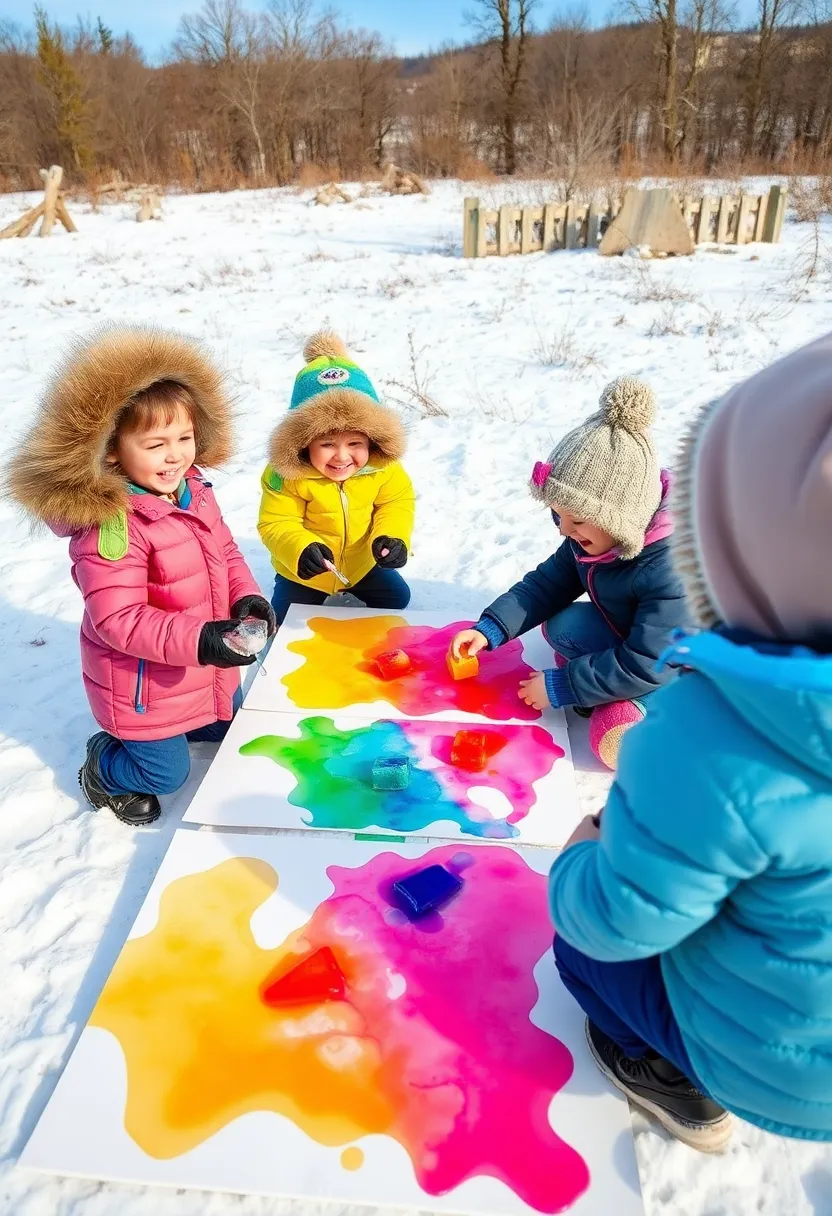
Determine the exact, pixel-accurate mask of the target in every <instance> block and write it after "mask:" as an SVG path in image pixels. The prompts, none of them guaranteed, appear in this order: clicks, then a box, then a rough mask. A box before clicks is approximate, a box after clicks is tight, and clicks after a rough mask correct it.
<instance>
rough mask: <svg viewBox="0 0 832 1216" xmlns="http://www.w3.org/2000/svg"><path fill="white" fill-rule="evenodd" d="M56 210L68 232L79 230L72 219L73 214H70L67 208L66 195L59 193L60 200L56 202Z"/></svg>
mask: <svg viewBox="0 0 832 1216" xmlns="http://www.w3.org/2000/svg"><path fill="white" fill-rule="evenodd" d="M55 211H56V213H57V216H58V219H59V220H60V221H61V223H62V224H63V226H64V228H66V230H67V232H77V231H78V229H77V228H76V227H75V224H74V223H73V221H72V216H71V215H70V214H69V212H68V211H67V209H66V203H65V202H64V196H63V195H62V194H59V195H58V201H57V203H56V204H55Z"/></svg>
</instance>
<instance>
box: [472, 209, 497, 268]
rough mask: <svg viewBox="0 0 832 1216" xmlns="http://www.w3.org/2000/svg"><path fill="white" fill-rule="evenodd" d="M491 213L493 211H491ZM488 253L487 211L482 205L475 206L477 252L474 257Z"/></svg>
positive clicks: (480, 256) (484, 255)
mask: <svg viewBox="0 0 832 1216" xmlns="http://www.w3.org/2000/svg"><path fill="white" fill-rule="evenodd" d="M492 215H493V212H492ZM487 255H488V212H487V211H486V210H485V208H484V207H478V208H477V252H476V255H475V256H476V257H478V258H484V257H487Z"/></svg>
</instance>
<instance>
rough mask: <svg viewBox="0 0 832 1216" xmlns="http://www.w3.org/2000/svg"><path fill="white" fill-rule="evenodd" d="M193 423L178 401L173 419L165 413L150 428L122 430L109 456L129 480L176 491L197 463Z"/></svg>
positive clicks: (161, 491) (166, 491) (156, 491)
mask: <svg viewBox="0 0 832 1216" xmlns="http://www.w3.org/2000/svg"><path fill="white" fill-rule="evenodd" d="M195 456H196V440H195V436H194V424H193V420H192V418H191V415H190V413H189V411H188V410H187V409H186V408H185V406H184V405H177V406H175V408H174V409H173V410H172V412H171V417H170V421H166V419H165V418H164V417H162V418H160V419H159V420H158V421H157V422H155V423H154V424H153V425H151V426H150V428H149V429H147V430H138V431H126V432H121V433H119V434H118V435H117V436H116V438H115V441H114V444H113V451H112V454H111V455H110V456H109V457H108V459H109V460H110V462H111V463H112V464H118V465H119V466H120V468H121V469H122V471H123V472H124V474H125V476H126V477H127V479H128V481H132V482H133V483H134V485H137V486H141V487H142V489H143V490H150V492H151V493H152V494H165V495H169V494H173V493H175V491H176V489H177V487H178V485H179V483H180V481H181V480H182V478H183V477H184V476H185V474H186V473H187V471H188V469H189V468H190V467H191V465H192V464H193V463H194V459H195Z"/></svg>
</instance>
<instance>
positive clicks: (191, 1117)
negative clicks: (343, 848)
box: [90, 858, 393, 1159]
mask: <svg viewBox="0 0 832 1216" xmlns="http://www.w3.org/2000/svg"><path fill="white" fill-rule="evenodd" d="M277 884H278V878H277V875H276V874H275V872H274V870H273V869H272V868H271V866H270V865H268V864H267V863H266V862H263V861H258V860H256V859H254V858H232V859H231V860H229V861H225V862H222V864H221V865H218V866H216V867H215V868H214V869H212V870H207V871H205V872H204V873H201V874H193V875H189V876H188V877H186V878H181V879H179V880H178V881H177V882H173V883H171V885H170V886H169V887H168V888H167V889H166V890H165V892H164V894H163V895H162V898H161V901H160V905H159V922H158V925H157V926H156V928H155V929H153V931H152V932H151V933H148V934H147V935H146V936H144V937H139V938H134V939H133V940H131V941H128V942H127V944H126V945H125V947H124V950H123V951H122V953H121V956H120V957H119V960H118V962H117V963H116V965H115V967H114V968H113V972H112V974H111V976H110V979H109V980H108V982H107V986H106V987H105V989H104V991H103V993H102V994H101V998H100V1000H99V1002H98V1004H97V1005H96V1007H95V1009H94V1011H93V1015H92V1018H91V1019H90V1022H91V1025H93V1026H101V1027H103V1028H104V1029H105V1030H109V1031H111V1032H112V1034H114V1035H115V1036H116V1038H117V1039H118V1041H119V1043H120V1044H121V1046H122V1049H123V1051H124V1054H125V1057H126V1060H127V1073H128V1078H129V1083H128V1090H127V1107H126V1110H125V1115H124V1126H125V1128H126V1130H127V1133H128V1135H130V1136H132V1138H133V1139H134V1140H135V1141H136V1143H137V1144H138V1145H139V1147H140V1148H142V1149H144V1151H145V1152H146V1153H148V1154H149V1155H150V1156H151V1157H159V1158H164V1159H167V1158H170V1157H178V1156H179V1155H180V1154H181V1153H186V1152H188V1150H189V1149H192V1148H195V1147H196V1145H198V1144H202V1143H203V1142H204V1141H205V1140H207V1139H208V1138H209V1137H210V1136H213V1135H214V1134H215V1133H216V1132H218V1131H219V1130H220V1128H222V1127H225V1126H226V1124H228V1123H230V1122H231V1121H232V1120H233V1119H236V1118H239V1116H240V1115H244V1114H248V1113H249V1112H251V1111H259V1110H272V1111H275V1112H276V1113H278V1114H281V1115H286V1116H287V1118H289V1119H291V1120H292V1121H293V1122H294V1123H296V1124H297V1125H298V1126H299V1127H301V1128H302V1129H303V1130H304V1131H305V1132H306V1134H307V1135H308V1136H311V1137H312V1139H314V1140H317V1141H318V1142H319V1143H320V1144H326V1145H332V1146H335V1145H341V1144H344V1143H346V1142H349V1141H351V1140H356V1139H358V1138H360V1137H361V1136H363V1135H366V1134H367V1133H368V1132H384V1131H386V1130H387V1128H388V1127H389V1126H390V1123H391V1120H392V1118H393V1110H392V1107H391V1105H390V1103H389V1101H388V1100H387V1098H386V1096H385V1094H384V1093H383V1091H382V1090H380V1089H379V1087H378V1086H377V1085H376V1084H375V1077H376V1073H377V1072H378V1068H379V1063H380V1060H379V1050H378V1045H377V1044H376V1043H375V1042H374V1041H373V1040H372V1039H370V1038H366V1037H363V1033H362V1032H363V1029H364V1027H363V1020H362V1018H361V1016H360V1014H359V1013H358V1012H357V1010H356V1009H355V1008H354V1006H353V1005H351V1004H349V1003H347V1002H345V1001H333V1002H329V1003H327V1004H325V1005H319V1006H309V1005H306V1006H295V1007H293V1008H285V1009H272V1008H269V1006H268V1005H267V1004H266V1003H265V1002H264V1001H263V1000H262V999H261V992H260V989H261V986H262V984H263V981H264V980H265V979H266V978H267V977H268V976H269V975H271V974H272V973H275V972H278V971H288V970H289V969H290V968H291V967H292V966H293V965H294V963H295V962H297V961H298V959H299V958H300V957H302V956H303V955H305V954H306V953H307V952H308V949H307V948H306V947H305V946H304V945H302V944H300V942H299V939H300V936H301V931H298V933H296V934H293V935H292V936H290V937H289V938H288V939H287V941H286V942H284V943H283V945H281V946H280V947H278V948H277V949H275V950H262V949H261V948H260V947H259V946H258V945H257V943H256V942H255V940H254V937H253V935H252V932H251V925H250V921H251V917H252V914H253V913H254V912H255V910H256V909H257V908H258V907H259V906H260V905H261V904H262V903H263V902H264V901H265V900H266V899H267V898H268V897H269V896H270V895H271V894H272V893H273V892H274V891H275V890H276V889H277ZM339 962H340V963H341V966H342V969H343V970H344V972H345V974H347V976H348V978H349V977H350V974H351V970H350V960H349V959H348V958H347V957H346V955H345V953H344V952H343V951H341V952H340V958H339ZM357 981H358V977H357V976H354V975H353V977H352V981H351V982H353V983H354V982H357Z"/></svg>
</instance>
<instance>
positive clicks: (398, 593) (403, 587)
mask: <svg viewBox="0 0 832 1216" xmlns="http://www.w3.org/2000/svg"><path fill="white" fill-rule="evenodd" d="M346 590H347V591H350V592H351V593H352V594H353V595H356V596H358V598H359V599H360V600H363V601H364V603H365V604H366V605H367V607H368V608H406V607H407V605H408V604H409V603H410V588H409V587H408V585H407V583H406V582H405V581H404V579H403V578H402V576H401V575H400V574H399V572H398V570H385V569H383V567H381V566H373V568H372V570H371V571H370V573H369V574H365V575H364V577H363V578H362V579H360V581H359V582H357V583H356V584H355V585H354V586H353V587H347V588H346ZM326 597H327V592H326V591H319V590H318V589H317V587H309V586H308V585H307V584H306V583H296V582H294V581H293V580H292V579H290V578H284V576H283V575H282V574H276V575H275V577H274V592H273V594H272V608H274V611H275V615H276V616H277V623H278V625H282V624H283V620H284V618H285V616H286V613H287V612H288V611H289V605H290V604H322V603H323V602H324V600H325V599H326Z"/></svg>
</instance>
